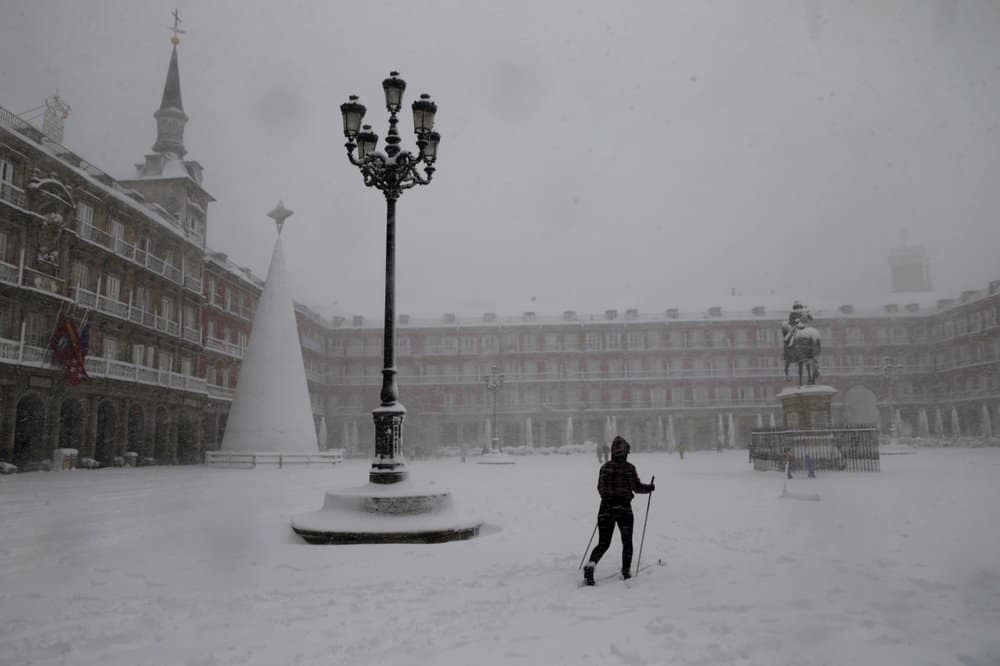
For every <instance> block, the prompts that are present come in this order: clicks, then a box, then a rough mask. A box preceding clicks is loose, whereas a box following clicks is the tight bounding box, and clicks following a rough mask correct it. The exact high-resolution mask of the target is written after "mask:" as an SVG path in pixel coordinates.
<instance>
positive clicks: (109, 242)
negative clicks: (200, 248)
mask: <svg viewBox="0 0 1000 666" xmlns="http://www.w3.org/2000/svg"><path fill="white" fill-rule="evenodd" d="M76 231H77V235H78V236H79V237H80V238H81V239H83V240H85V241H88V242H89V243H91V244H93V245H96V246H98V247H100V248H103V249H105V250H107V251H109V252H112V253H113V254H115V255H117V256H119V257H121V258H123V259H126V260H128V261H130V262H132V263H134V264H136V265H138V266H141V267H143V268H145V269H147V270H149V271H150V272H152V273H155V274H156V275H160V276H162V277H165V278H166V279H168V280H170V281H171V282H173V283H174V284H177V285H181V286H184V287H187V288H188V289H190V290H191V291H193V292H195V293H196V294H201V279H200V278H198V277H195V276H193V275H192V276H190V277H191V278H192V284H191V285H190V286H189V285H187V284H186V283H185V280H184V275H183V273H182V272H181V269H180V268H178V267H176V266H174V265H173V264H170V263H168V262H166V261H164V260H163V259H160V258H159V257H157V256H155V255H153V254H151V253H149V252H147V251H146V250H144V249H142V248H140V247H137V246H135V245H132V244H131V243H129V242H127V241H126V240H125V239H124V238H114V237H112V236H111V234H109V233H108V232H106V231H102V230H101V229H98V228H97V227H95V226H94V225H92V224H82V223H78V224H77V227H76ZM195 282H197V284H195Z"/></svg>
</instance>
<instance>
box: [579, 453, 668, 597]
mask: <svg viewBox="0 0 1000 666" xmlns="http://www.w3.org/2000/svg"><path fill="white" fill-rule="evenodd" d="M630 448H631V447H630V446H629V443H628V442H627V441H625V438H624V437H621V436H618V437H615V439H614V441H613V442H612V443H611V460H609V461H608V462H606V463H604V464H603V465H601V471H600V472H599V473H598V477H597V492H598V493H599V494H600V496H601V506H600V508H599V509H598V511H597V531H598V533H599V534H600V537H599V539H598V541H597V545H596V546H594V550H592V551H591V552H590V561H589V562H587V564H586V565H584V567H583V580H584V582H585V583H586V584H587V585H593V584H594V569H595V568H596V567H597V563H598V562H600V561H601V557H603V556H604V553H605V552H607V550H608V548H610V547H611V537H613V536H614V533H615V525H617V526H618V532H619V534H620V535H621V539H622V578H626V579H627V578H631V577H632V526H633V524H634V523H635V518H634V517H633V515H632V498H633V497H634V496H635V495H633V493H651V492H653V491H654V490H656V486H655V485H654V484H652V483H643V482H642V481H640V480H639V473H638V472H637V471H636V469H635V465H633V464H632V463H630V462H628V454H629V450H630Z"/></svg>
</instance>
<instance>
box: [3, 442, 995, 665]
mask: <svg viewBox="0 0 1000 666" xmlns="http://www.w3.org/2000/svg"><path fill="white" fill-rule="evenodd" d="M472 460H474V459H471V458H470V462H469V463H465V464H463V463H461V462H459V461H458V460H443V461H418V462H414V463H410V469H411V473H412V475H413V476H414V478H417V479H419V480H426V481H430V480H436V481H438V482H440V483H443V484H446V485H447V486H448V487H449V488H450V489H451V490H452V491H453V493H454V495H455V499H456V501H457V502H459V503H462V504H463V505H464V506H466V507H468V508H469V509H470V510H472V511H474V512H475V513H477V514H478V515H480V516H482V517H483V518H484V519H485V520H486V521H487V528H486V529H484V532H485V533H486V534H485V535H484V536H481V537H480V538H478V539H475V540H472V541H464V542H456V543H449V544H440V545H432V546H418V545H391V546H309V545H306V544H304V543H302V542H301V541H300V540H299V539H298V538H297V537H296V536H295V535H294V534H293V533H292V532H291V530H290V528H289V517H290V516H291V515H293V514H296V513H300V512H303V511H309V510H313V509H316V508H318V507H319V506H320V505H321V503H322V501H323V495H324V492H325V491H326V490H327V489H329V488H338V487H339V488H345V487H349V486H355V485H358V484H359V483H362V482H363V481H364V479H365V478H366V475H367V462H366V461H349V462H347V463H345V464H343V465H341V466H338V467H335V468H332V469H331V468H315V467H314V468H309V469H303V468H297V469H290V468H285V469H257V470H235V469H209V468H205V467H172V468H169V467H151V468H138V469H106V470H98V471H83V470H77V471H72V472H52V473H35V474H24V475H18V476H13V477H2V478H0V530H2V532H0V535H2V536H0V663H2V664H4V665H7V664H72V665H74V666H79V665H86V664H108V665H119V664H120V665H126V664H127V665H129V666H133V665H135V664H144V665H155V664H183V665H188V666H210V665H212V666H214V665H222V664H261V665H268V666H274V665H281V664H324V665H327V664H344V665H348V664H350V665H352V666H362V665H365V664H435V665H440V666H449V665H455V666H458V665H462V666H465V665H467V664H595V665H596V664H600V665H606V664H625V665H627V666H635V665H639V664H706V665H708V664H712V665H718V664H762V665H765V664H766V665H776V664H796V665H801V664H831V665H833V664H838V665H839V664H849V665H850V666H861V665H864V664H873V665H874V664H878V665H879V666H884V665H886V664H907V665H918V664H963V665H964V666H970V665H983V666H985V665H986V664H997V663H1000V639H997V638H995V637H994V636H995V635H996V628H997V627H998V626H1000V483H998V481H1000V449H995V448H989V449H920V450H918V451H916V452H915V453H913V454H912V455H894V456H885V457H884V458H883V460H882V470H883V471H882V472H881V473H877V474H873V473H868V474H862V473H856V474H846V473H845V474H824V475H821V476H820V478H818V479H815V480H806V479H795V480H794V481H791V482H789V490H790V491H799V492H811V493H818V494H819V495H820V496H821V497H822V500H821V501H819V502H802V501H795V500H790V499H779V498H778V495H779V493H780V492H781V487H782V481H783V478H782V475H781V474H779V473H776V472H754V471H752V470H751V469H750V467H749V465H748V464H747V458H746V452H745V451H727V452H724V453H722V454H717V453H715V452H711V453H701V452H692V453H689V454H688V455H687V456H686V457H685V459H684V460H683V461H680V460H678V458H677V457H676V456H670V455H666V454H653V453H650V454H635V455H633V456H631V457H630V460H632V461H633V462H634V463H635V464H636V465H637V467H638V469H639V473H640V475H641V477H642V478H643V480H648V479H649V477H650V475H651V474H655V475H656V485H657V491H656V493H655V494H654V495H653V499H652V508H651V511H650V514H649V526H648V528H647V534H646V543H645V549H644V552H643V561H644V562H652V561H654V560H655V559H657V558H662V559H664V560H665V561H666V563H667V565H666V566H665V567H652V568H651V569H650V570H649V571H648V572H644V573H643V574H641V575H640V576H639V577H638V579H636V580H635V581H630V582H628V583H625V582H622V581H619V580H608V581H604V582H601V583H599V584H598V586H597V587H595V588H581V587H579V586H578V582H579V578H580V574H579V572H578V571H577V565H578V564H579V562H580V557H581V555H582V553H583V548H584V546H585V545H586V543H587V538H588V537H589V535H590V533H591V530H592V529H593V524H594V522H593V521H594V518H595V513H596V508H597V499H596V491H595V488H594V486H595V484H596V475H597V466H598V465H597V462H596V460H594V459H593V458H592V457H591V456H581V455H576V456H538V457H524V458H520V459H519V460H518V464H517V465H513V466H490V465H475V464H472ZM645 506H646V497H645V496H639V497H637V498H636V500H635V502H634V508H635V514H636V519H637V530H636V532H637V536H636V549H637V550H638V534H639V532H640V529H641V521H642V515H643V512H644V511H645ZM619 557H620V548H619V545H618V541H617V537H616V540H615V542H614V543H613V545H612V547H611V550H610V551H609V552H608V554H607V555H606V556H605V559H604V560H603V561H602V562H601V565H600V567H599V568H598V575H599V576H600V575H603V574H607V573H610V572H611V571H613V570H614V569H615V568H616V567H617V566H618V559H619ZM991 633H992V634H993V635H991Z"/></svg>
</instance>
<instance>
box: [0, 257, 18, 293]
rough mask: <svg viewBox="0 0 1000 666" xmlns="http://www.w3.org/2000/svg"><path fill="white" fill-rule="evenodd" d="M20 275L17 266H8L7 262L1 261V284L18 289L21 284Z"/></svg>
mask: <svg viewBox="0 0 1000 666" xmlns="http://www.w3.org/2000/svg"><path fill="white" fill-rule="evenodd" d="M19 275H20V270H18V268H17V266H15V265H14V264H8V263H7V262H6V261H0V282H3V283H4V284H9V285H12V286H14V287H16V286H18V284H20V280H19V279H18V278H19Z"/></svg>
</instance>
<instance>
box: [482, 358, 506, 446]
mask: <svg viewBox="0 0 1000 666" xmlns="http://www.w3.org/2000/svg"><path fill="white" fill-rule="evenodd" d="M483 381H484V382H486V390H487V391H489V392H490V393H492V394H493V432H491V433H490V440H491V441H490V450H491V451H494V452H498V451H499V450H500V428H498V427H497V391H499V390H500V387H501V386H503V373H502V372H499V373H498V372H497V366H495V365H494V366H493V367H492V368H490V374H488V375H486V376H485V377H483Z"/></svg>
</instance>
